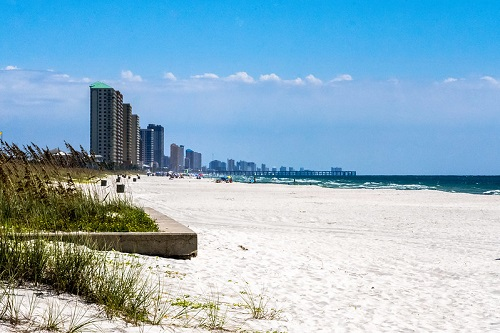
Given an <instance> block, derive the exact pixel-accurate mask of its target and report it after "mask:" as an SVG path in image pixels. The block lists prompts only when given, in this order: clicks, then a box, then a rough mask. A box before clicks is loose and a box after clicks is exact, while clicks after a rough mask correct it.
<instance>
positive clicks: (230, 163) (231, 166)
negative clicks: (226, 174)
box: [227, 159, 236, 171]
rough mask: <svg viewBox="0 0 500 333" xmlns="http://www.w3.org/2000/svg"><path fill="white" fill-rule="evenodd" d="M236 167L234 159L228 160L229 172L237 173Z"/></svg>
mask: <svg viewBox="0 0 500 333" xmlns="http://www.w3.org/2000/svg"><path fill="white" fill-rule="evenodd" d="M235 168H236V166H235V164H234V160H233V159H228V160H227V171H236V169H235Z"/></svg>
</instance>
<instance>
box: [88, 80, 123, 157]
mask: <svg viewBox="0 0 500 333" xmlns="http://www.w3.org/2000/svg"><path fill="white" fill-rule="evenodd" d="M123 138H124V135H123V96H122V94H121V93H120V92H119V91H118V90H114V89H113V88H112V87H110V86H108V85H107V84H104V83H102V82H95V83H94V84H92V85H91V86H90V151H91V152H93V153H94V154H96V155H101V156H102V158H103V160H104V161H107V162H113V163H117V164H121V163H123Z"/></svg>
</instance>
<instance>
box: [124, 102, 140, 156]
mask: <svg viewBox="0 0 500 333" xmlns="http://www.w3.org/2000/svg"><path fill="white" fill-rule="evenodd" d="M139 130H140V127H139V116H138V115H135V114H132V105H130V104H128V103H125V104H123V163H125V164H126V165H137V162H138V160H139V157H138V156H139V151H138V148H139V140H140V132H139Z"/></svg>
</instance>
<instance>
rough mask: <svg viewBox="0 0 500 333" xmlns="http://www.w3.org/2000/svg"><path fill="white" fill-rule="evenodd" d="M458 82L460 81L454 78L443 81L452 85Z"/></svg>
mask: <svg viewBox="0 0 500 333" xmlns="http://www.w3.org/2000/svg"><path fill="white" fill-rule="evenodd" d="M457 81H458V79H456V78H454V77H449V78H447V79H445V80H444V81H443V83H452V82H457Z"/></svg>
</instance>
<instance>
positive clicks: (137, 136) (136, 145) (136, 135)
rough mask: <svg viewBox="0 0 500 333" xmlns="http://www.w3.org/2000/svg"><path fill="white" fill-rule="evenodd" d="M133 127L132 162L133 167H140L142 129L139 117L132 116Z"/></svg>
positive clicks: (131, 140)
mask: <svg viewBox="0 0 500 333" xmlns="http://www.w3.org/2000/svg"><path fill="white" fill-rule="evenodd" d="M131 127H132V130H131V137H130V161H131V163H132V165H139V164H140V159H141V155H140V154H139V151H140V149H141V127H140V125H139V116H138V115H136V114H133V115H132V125H131Z"/></svg>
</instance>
